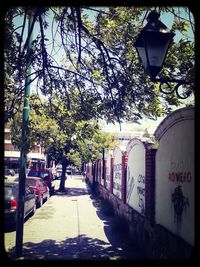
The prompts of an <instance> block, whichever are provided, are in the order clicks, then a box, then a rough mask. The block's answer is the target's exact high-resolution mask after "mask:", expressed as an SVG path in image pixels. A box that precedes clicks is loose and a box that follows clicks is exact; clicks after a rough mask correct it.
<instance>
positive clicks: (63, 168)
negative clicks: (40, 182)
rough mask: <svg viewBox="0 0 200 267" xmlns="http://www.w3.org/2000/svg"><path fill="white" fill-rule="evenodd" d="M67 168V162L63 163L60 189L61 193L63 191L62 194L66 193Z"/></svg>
mask: <svg viewBox="0 0 200 267" xmlns="http://www.w3.org/2000/svg"><path fill="white" fill-rule="evenodd" d="M66 168H67V161H63V163H62V175H61V180H60V187H59V191H61V192H65V179H66Z"/></svg>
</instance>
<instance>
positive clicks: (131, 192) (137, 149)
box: [126, 139, 145, 215]
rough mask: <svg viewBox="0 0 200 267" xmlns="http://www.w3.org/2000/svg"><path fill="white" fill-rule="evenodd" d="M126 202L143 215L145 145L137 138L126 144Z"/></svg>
mask: <svg viewBox="0 0 200 267" xmlns="http://www.w3.org/2000/svg"><path fill="white" fill-rule="evenodd" d="M127 153H128V162H127V183H126V202H127V204H128V205H129V206H131V207H132V208H133V209H134V210H136V211H138V212H139V213H140V214H142V215H144V210H145V147H144V145H143V143H142V142H141V141H140V140H139V139H132V140H131V141H130V142H129V144H128V145H127Z"/></svg>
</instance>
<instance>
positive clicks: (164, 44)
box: [134, 11, 194, 99]
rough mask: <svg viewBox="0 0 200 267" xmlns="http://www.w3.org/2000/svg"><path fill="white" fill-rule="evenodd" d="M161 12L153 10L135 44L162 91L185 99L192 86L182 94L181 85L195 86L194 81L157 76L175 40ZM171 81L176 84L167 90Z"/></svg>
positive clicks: (143, 62) (145, 68)
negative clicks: (163, 20) (166, 87)
mask: <svg viewBox="0 0 200 267" xmlns="http://www.w3.org/2000/svg"><path fill="white" fill-rule="evenodd" d="M159 16H160V15H159V13H157V12H156V11H152V12H151V13H149V15H148V17H147V21H148V22H147V24H146V26H145V27H144V28H143V29H142V31H141V32H140V33H139V35H138V38H137V40H136V41H135V43H134V46H135V48H136V50H137V52H138V54H139V57H140V59H141V61H142V65H143V67H144V70H145V72H146V73H147V74H148V75H149V76H150V78H151V81H152V82H160V90H161V92H162V93H165V94H171V93H174V92H176V94H177V96H178V97H179V98H181V99H185V98H187V97H189V96H190V94H191V88H190V90H189V91H187V92H186V93H185V94H183V95H180V93H179V92H178V90H179V87H180V86H182V85H185V84H188V85H190V86H193V85H194V83H192V82H190V81H186V80H183V79H182V80H178V79H158V78H156V76H157V75H158V73H159V72H160V71H161V69H162V68H163V64H164V61H165V58H166V55H167V52H168V49H169V47H170V45H171V43H172V41H173V37H174V36H175V34H174V33H173V32H172V31H170V30H169V29H168V28H167V27H166V25H164V24H163V23H162V22H161V21H160V20H159V19H158V18H159ZM169 83H176V86H175V87H174V88H173V89H172V90H169V91H165V90H164V89H163V87H162V85H163V84H166V85H167V86H168V87H169Z"/></svg>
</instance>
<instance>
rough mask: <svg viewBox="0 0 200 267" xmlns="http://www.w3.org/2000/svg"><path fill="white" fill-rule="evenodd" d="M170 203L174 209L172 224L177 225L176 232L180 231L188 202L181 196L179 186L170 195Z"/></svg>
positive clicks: (181, 192)
mask: <svg viewBox="0 0 200 267" xmlns="http://www.w3.org/2000/svg"><path fill="white" fill-rule="evenodd" d="M171 201H172V204H173V207H174V222H175V223H176V225H177V230H179V229H180V227H181V223H182V217H183V211H185V212H186V208H187V206H189V200H188V198H187V197H185V196H184V195H183V191H182V187H181V185H178V186H177V187H176V188H175V189H174V192H173V193H172V195H171Z"/></svg>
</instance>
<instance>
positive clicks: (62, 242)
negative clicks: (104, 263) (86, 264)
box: [5, 176, 142, 260]
mask: <svg viewBox="0 0 200 267" xmlns="http://www.w3.org/2000/svg"><path fill="white" fill-rule="evenodd" d="M56 183H57V184H56V186H57V188H58V185H59V181H56ZM65 187H66V188H67V191H66V193H65V194H62V193H59V192H58V191H57V192H56V194H55V195H53V196H52V197H51V198H50V199H49V200H48V201H47V202H46V203H44V205H43V206H42V207H41V208H40V209H37V211H36V213H35V215H34V216H33V217H31V218H29V219H28V220H27V221H26V223H25V224H24V238H23V259H45V260H49V259H55V260H58V259H62V260H65V259H138V258H141V257H142V255H141V254H140V253H139V251H137V249H136V248H135V247H133V246H132V245H131V243H129V242H128V240H127V239H126V240H125V241H124V239H123V240H122V236H117V235H116V234H114V233H113V231H112V228H111V225H110V223H111V221H110V220H111V219H110V218H109V217H106V216H105V215H103V213H102V212H101V210H100V209H99V207H98V199H95V198H94V197H93V196H92V194H91V192H90V189H89V188H88V187H87V184H86V183H85V182H84V181H82V177H81V176H69V177H68V179H67V180H66V183H65ZM14 242H15V239H14V240H12V241H11V240H8V239H7V240H6V239H5V248H6V251H8V255H10V256H11V258H12V257H13V256H12V255H14V245H15V243H14Z"/></svg>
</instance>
